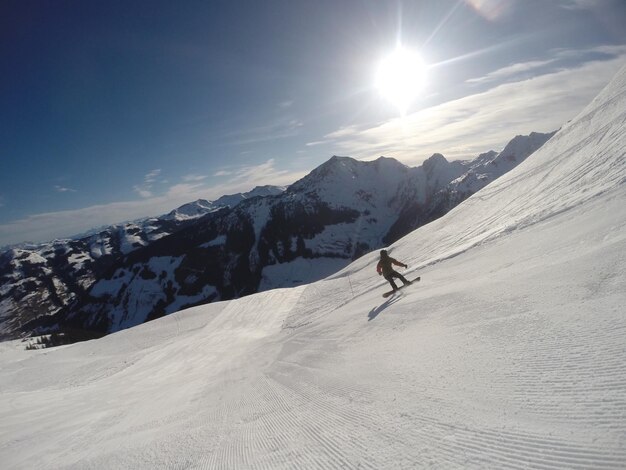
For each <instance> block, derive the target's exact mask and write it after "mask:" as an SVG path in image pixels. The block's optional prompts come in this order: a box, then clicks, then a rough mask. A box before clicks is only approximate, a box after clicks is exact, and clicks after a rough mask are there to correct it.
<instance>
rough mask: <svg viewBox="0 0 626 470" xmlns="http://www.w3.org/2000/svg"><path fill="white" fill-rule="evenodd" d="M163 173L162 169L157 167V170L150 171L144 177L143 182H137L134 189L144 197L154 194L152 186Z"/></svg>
mask: <svg viewBox="0 0 626 470" xmlns="http://www.w3.org/2000/svg"><path fill="white" fill-rule="evenodd" d="M160 174H161V169H159V168H157V169H155V170H152V171H150V172H149V173H147V174H146V176H144V178H143V183H142V184H137V185H135V186H133V191H135V192H136V193H137V194H138V195H139V196H141V197H142V198H149V197H152V196H154V194H153V192H152V187H153V185H154V183H156V182H157V178H158V177H159V175H160Z"/></svg>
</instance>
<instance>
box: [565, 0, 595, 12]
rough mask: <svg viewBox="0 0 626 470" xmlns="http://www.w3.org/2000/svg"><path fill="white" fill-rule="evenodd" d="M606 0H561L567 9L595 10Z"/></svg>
mask: <svg viewBox="0 0 626 470" xmlns="http://www.w3.org/2000/svg"><path fill="white" fill-rule="evenodd" d="M603 2H604V3H606V0H561V6H562V7H563V8H565V9H567V10H593V9H594V8H597V7H598V6H599V5H601V4H602V3H603Z"/></svg>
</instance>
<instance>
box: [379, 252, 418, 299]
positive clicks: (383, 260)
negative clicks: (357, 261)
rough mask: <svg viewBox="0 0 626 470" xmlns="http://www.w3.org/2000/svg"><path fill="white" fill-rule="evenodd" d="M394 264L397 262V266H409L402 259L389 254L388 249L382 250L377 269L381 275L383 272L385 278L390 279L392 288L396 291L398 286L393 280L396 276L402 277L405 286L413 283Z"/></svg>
mask: <svg viewBox="0 0 626 470" xmlns="http://www.w3.org/2000/svg"><path fill="white" fill-rule="evenodd" d="M392 264H395V265H396V266H404V267H405V268H408V266H407V265H406V264H404V263H401V262H400V261H398V260H396V259H393V258H392V257H391V256H389V255H388V254H387V250H381V251H380V261H379V262H378V265H377V266H376V271H377V272H378V275H379V276H380V275H381V274H382V275H383V276H384V277H385V279H387V281H389V284H391V288H392V289H393V290H394V291H397V290H398V286H396V283H395V282H394V281H393V278H394V277H397V278H398V279H400V280H401V281H402V283H403V284H404V285H405V286H409V285H411V284H413V283H412V282H411V281H408V280H407V279H406V278H405V277H404V276H403V275H402V274H400V273H399V272H397V271H395V270H394V269H393V267H392V266H391V265H392Z"/></svg>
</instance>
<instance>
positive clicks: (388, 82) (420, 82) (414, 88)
mask: <svg viewBox="0 0 626 470" xmlns="http://www.w3.org/2000/svg"><path fill="white" fill-rule="evenodd" d="M426 70H427V67H426V64H425V63H424V61H423V60H422V58H421V57H420V56H419V54H417V53H416V52H413V51H410V50H408V49H405V48H403V47H398V48H397V49H396V50H395V51H394V52H393V53H392V54H390V55H389V56H387V57H385V58H384V59H383V60H382V61H381V62H380V64H379V65H378V71H377V73H376V88H378V90H379V91H380V93H381V94H382V95H383V96H384V97H385V98H386V99H387V100H389V101H390V102H391V103H392V104H393V105H394V106H396V107H397V108H398V109H399V110H400V112H401V113H402V114H405V113H406V111H407V110H408V108H409V106H410V105H411V103H412V102H413V101H415V99H416V98H417V97H418V96H419V95H420V93H421V92H422V91H423V89H424V87H425V85H426Z"/></svg>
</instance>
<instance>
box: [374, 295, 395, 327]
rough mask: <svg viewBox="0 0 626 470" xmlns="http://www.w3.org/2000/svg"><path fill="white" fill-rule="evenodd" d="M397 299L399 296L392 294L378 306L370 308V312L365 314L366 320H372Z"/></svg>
mask: <svg viewBox="0 0 626 470" xmlns="http://www.w3.org/2000/svg"><path fill="white" fill-rule="evenodd" d="M398 300H400V296H397V295H394V296H393V297H390V298H389V299H388V300H386V301H385V302H384V303H382V304H380V305H379V306H378V307H374V308H373V309H372V310H370V313H368V314H367V321H372V320H373V319H374V318H376V317H377V316H378V314H379V313H380V312H382V311H383V310H385V309H386V308H387V307H389V306H390V305H392V304H395V303H396V302H397V301H398Z"/></svg>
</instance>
